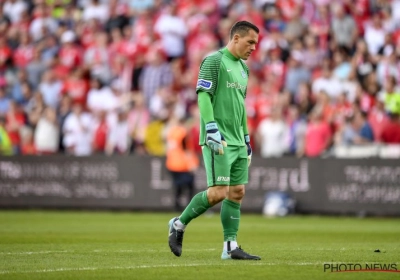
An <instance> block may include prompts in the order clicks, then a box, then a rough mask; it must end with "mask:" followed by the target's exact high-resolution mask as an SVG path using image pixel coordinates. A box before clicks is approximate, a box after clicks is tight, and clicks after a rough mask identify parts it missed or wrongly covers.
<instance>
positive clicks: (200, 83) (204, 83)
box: [197, 79, 212, 89]
mask: <svg viewBox="0 0 400 280" xmlns="http://www.w3.org/2000/svg"><path fill="white" fill-rule="evenodd" d="M211 87H212V81H207V80H203V79H200V80H198V81H197V88H204V89H211Z"/></svg>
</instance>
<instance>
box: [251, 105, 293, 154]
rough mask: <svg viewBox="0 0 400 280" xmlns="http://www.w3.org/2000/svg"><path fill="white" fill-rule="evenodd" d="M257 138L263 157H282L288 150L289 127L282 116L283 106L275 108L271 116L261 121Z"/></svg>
mask: <svg viewBox="0 0 400 280" xmlns="http://www.w3.org/2000/svg"><path fill="white" fill-rule="evenodd" d="M257 134H258V136H257V138H258V143H259V146H260V147H261V156H262V157H265V158H267V157H280V156H282V155H283V154H284V153H285V152H287V151H288V148H289V147H288V146H289V127H288V125H287V124H286V123H285V122H284V120H283V118H282V110H281V108H277V107H275V108H273V109H272V112H271V116H270V118H266V119H264V120H262V121H261V123H260V124H259V126H258V129H257Z"/></svg>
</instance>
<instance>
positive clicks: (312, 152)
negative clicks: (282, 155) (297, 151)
mask: <svg viewBox="0 0 400 280" xmlns="http://www.w3.org/2000/svg"><path fill="white" fill-rule="evenodd" d="M330 144H331V129H330V127H329V124H328V123H327V122H326V121H324V120H323V115H322V112H321V111H320V110H319V109H318V108H314V109H313V110H312V111H311V113H310V116H309V121H308V124H307V129H306V136H305V143H304V155H305V156H307V157H317V156H321V155H322V154H323V153H324V152H326V151H327V149H328V147H329V146H330Z"/></svg>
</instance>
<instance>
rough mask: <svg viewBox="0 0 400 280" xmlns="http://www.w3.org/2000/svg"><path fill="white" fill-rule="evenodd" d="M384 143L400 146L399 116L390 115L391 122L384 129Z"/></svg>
mask: <svg viewBox="0 0 400 280" xmlns="http://www.w3.org/2000/svg"><path fill="white" fill-rule="evenodd" d="M382 142H383V143H386V144H400V121H399V115H398V114H390V119H389V122H388V123H387V124H386V125H385V126H384V128H383V129H382Z"/></svg>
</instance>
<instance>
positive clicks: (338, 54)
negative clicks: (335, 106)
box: [332, 50, 351, 81]
mask: <svg viewBox="0 0 400 280" xmlns="http://www.w3.org/2000/svg"><path fill="white" fill-rule="evenodd" d="M333 64H334V68H333V71H332V73H333V75H332V78H333V79H337V80H339V81H346V80H347V79H348V78H349V76H350V72H351V64H350V62H349V60H348V57H347V53H346V52H345V51H340V50H338V51H335V52H334V53H333Z"/></svg>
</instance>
